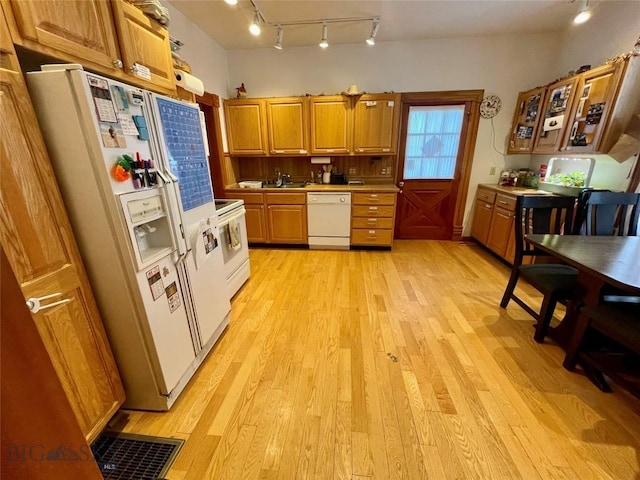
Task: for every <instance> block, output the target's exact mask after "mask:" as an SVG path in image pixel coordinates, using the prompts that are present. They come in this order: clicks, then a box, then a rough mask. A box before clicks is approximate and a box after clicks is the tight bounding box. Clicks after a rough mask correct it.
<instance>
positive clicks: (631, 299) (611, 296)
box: [574, 191, 640, 303]
mask: <svg viewBox="0 0 640 480" xmlns="http://www.w3.org/2000/svg"><path fill="white" fill-rule="evenodd" d="M585 203H586V215H585V218H584V226H583V229H584V232H585V233H586V234H587V235H610V236H611V235H619V236H635V235H637V234H638V231H637V230H638V217H639V216H640V193H627V192H604V191H602V192H590V194H589V195H588V197H587V198H586V202H585ZM574 232H575V229H574ZM601 295H602V300H603V301H605V302H626V303H640V296H638V295H630V294H628V293H625V292H622V291H620V290H619V289H617V288H615V287H612V286H610V285H605V286H604V287H603V289H602V292H601Z"/></svg>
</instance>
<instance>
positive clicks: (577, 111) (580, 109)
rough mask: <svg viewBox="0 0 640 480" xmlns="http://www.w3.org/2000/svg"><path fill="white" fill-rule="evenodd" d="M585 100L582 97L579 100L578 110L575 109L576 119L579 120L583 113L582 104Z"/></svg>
mask: <svg viewBox="0 0 640 480" xmlns="http://www.w3.org/2000/svg"><path fill="white" fill-rule="evenodd" d="M586 100H587V99H586V98H585V97H583V98H581V99H580V101H579V102H578V108H577V109H576V118H581V117H582V116H583V113H582V112H583V111H584V104H585V102H586Z"/></svg>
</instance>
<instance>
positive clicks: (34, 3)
mask: <svg viewBox="0 0 640 480" xmlns="http://www.w3.org/2000/svg"><path fill="white" fill-rule="evenodd" d="M10 5H11V10H12V11H13V15H14V17H15V28H16V30H17V32H16V33H17V34H16V35H15V38H14V41H15V43H17V44H19V45H22V46H24V47H25V48H28V49H31V50H36V51H42V52H43V53H48V54H50V55H55V52H62V53H64V54H67V55H70V56H73V57H75V58H79V59H82V60H86V61H87V62H90V63H93V64H96V65H100V66H102V67H103V68H106V72H108V71H110V70H113V71H114V72H115V71H120V70H121V68H120V67H118V66H117V65H119V61H120V52H119V49H118V44H117V41H116V33H115V28H114V25H113V17H112V14H111V6H110V5H109V1H108V0H75V1H71V0H65V1H62V2H61V1H42V0H18V1H12V2H10ZM47 49H51V51H49V50H47Z"/></svg>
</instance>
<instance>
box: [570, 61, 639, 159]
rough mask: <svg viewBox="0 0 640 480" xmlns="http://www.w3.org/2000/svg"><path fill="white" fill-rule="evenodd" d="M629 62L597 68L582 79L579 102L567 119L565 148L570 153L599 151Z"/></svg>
mask: <svg viewBox="0 0 640 480" xmlns="http://www.w3.org/2000/svg"><path fill="white" fill-rule="evenodd" d="M625 66H626V62H618V63H615V64H611V65H604V66H602V67H598V68H594V69H593V70H589V71H587V72H585V73H583V74H582V75H581V76H580V82H579V83H578V90H577V92H576V100H575V102H574V104H573V108H572V109H571V113H570V115H569V116H568V118H566V119H565V121H566V122H567V123H566V128H565V130H566V134H565V138H564V144H563V147H564V148H563V149H564V150H566V151H569V152H571V153H590V152H599V151H601V149H600V144H601V140H602V138H603V134H604V133H605V130H606V128H607V126H608V125H609V120H610V118H611V114H612V112H613V108H614V105H615V100H616V95H617V93H618V90H619V87H620V83H621V79H622V76H623V74H624V70H625Z"/></svg>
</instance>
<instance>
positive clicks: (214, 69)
mask: <svg viewBox="0 0 640 480" xmlns="http://www.w3.org/2000/svg"><path fill="white" fill-rule="evenodd" d="M163 3H164V5H165V6H166V7H167V8H168V9H169V13H170V15H171V23H170V24H169V34H170V35H171V37H172V38H177V39H178V40H180V41H181V42H182V43H184V46H183V47H182V48H181V49H180V52H179V54H180V58H182V59H183V60H184V61H185V62H187V63H188V64H189V65H191V70H192V74H193V75H195V76H196V77H198V78H199V79H200V80H202V81H203V83H204V89H205V91H207V92H210V93H215V94H216V95H218V96H220V97H221V98H227V90H228V89H229V86H228V85H229V68H228V66H227V51H226V50H225V49H224V48H222V47H221V46H220V45H219V44H218V43H217V42H216V41H215V40H213V39H212V38H211V37H209V36H208V35H207V34H206V33H205V32H204V31H202V30H201V29H200V27H198V26H197V25H195V24H193V23H191V21H189V20H187V18H186V17H185V16H184V15H183V14H182V13H180V11H179V10H177V9H176V8H175V7H174V6H173V5H172V4H171V3H169V2H163Z"/></svg>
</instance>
